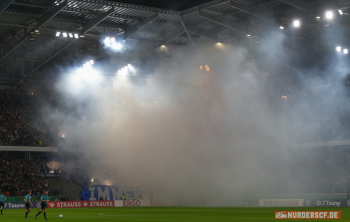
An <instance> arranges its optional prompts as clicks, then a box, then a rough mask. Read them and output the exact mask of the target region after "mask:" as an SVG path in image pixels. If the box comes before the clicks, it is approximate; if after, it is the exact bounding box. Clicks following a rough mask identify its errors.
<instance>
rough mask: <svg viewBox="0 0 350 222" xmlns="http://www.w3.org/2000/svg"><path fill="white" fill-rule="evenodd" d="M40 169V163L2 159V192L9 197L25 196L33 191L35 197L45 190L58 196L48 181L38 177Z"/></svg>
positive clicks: (0, 163)
mask: <svg viewBox="0 0 350 222" xmlns="http://www.w3.org/2000/svg"><path fill="white" fill-rule="evenodd" d="M41 166H43V164H41ZM40 168H41V167H40V165H38V162H34V161H32V160H20V159H2V160H1V161H0V184H1V187H0V188H1V191H3V192H4V193H6V194H7V196H25V195H26V194H27V192H28V190H32V193H33V194H34V195H38V196H39V195H40V194H41V193H42V190H43V189H47V190H48V191H49V194H50V195H51V196H53V195H57V192H56V191H54V190H53V189H52V188H51V187H50V186H49V184H48V181H47V180H46V179H44V178H42V177H40V176H38V172H40Z"/></svg>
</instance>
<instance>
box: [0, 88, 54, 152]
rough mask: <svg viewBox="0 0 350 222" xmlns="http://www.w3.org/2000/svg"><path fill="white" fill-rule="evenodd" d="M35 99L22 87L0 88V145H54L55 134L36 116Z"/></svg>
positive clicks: (37, 113)
mask: <svg viewBox="0 0 350 222" xmlns="http://www.w3.org/2000/svg"><path fill="white" fill-rule="evenodd" d="M35 99H36V98H35V96H34V95H31V94H30V93H28V92H26V91H25V90H23V89H19V88H18V89H3V90H0V145H5V146H53V145H54V142H55V134H54V133H53V131H52V130H49V129H48V127H47V126H46V125H45V124H44V123H43V121H41V118H40V117H39V116H38V115H39V112H38V111H37V110H36V109H35V107H36V106H35Z"/></svg>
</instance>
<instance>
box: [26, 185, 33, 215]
mask: <svg viewBox="0 0 350 222" xmlns="http://www.w3.org/2000/svg"><path fill="white" fill-rule="evenodd" d="M30 195H32V191H28V194H27V195H26V196H25V197H24V201H25V202H26V204H25V205H26V209H27V210H26V216H25V219H29V218H28V217H27V216H28V213H29V212H30V210H31V209H30V205H32V206H33V204H32V201H31V199H32V197H31V196H30Z"/></svg>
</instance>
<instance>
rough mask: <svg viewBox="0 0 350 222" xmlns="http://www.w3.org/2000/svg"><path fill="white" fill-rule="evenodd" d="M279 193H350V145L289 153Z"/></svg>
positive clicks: (275, 188) (278, 188)
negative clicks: (349, 170)
mask: <svg viewBox="0 0 350 222" xmlns="http://www.w3.org/2000/svg"><path fill="white" fill-rule="evenodd" d="M288 159H289V163H288V162H287V161H285V165H286V166H285V168H286V170H285V171H284V172H283V174H284V176H285V178H283V179H281V178H279V179H278V182H277V183H276V184H277V186H275V187H273V190H271V192H276V193H350V174H349V173H348V172H347V169H348V168H349V167H350V146H337V147H326V148H320V147H319V148H309V149H305V150H304V149H300V150H296V151H293V152H290V153H289V156H288Z"/></svg>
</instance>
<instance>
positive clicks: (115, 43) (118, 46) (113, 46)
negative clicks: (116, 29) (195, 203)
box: [112, 42, 123, 50]
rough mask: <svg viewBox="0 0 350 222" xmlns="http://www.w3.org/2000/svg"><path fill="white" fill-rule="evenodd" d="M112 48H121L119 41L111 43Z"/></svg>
mask: <svg viewBox="0 0 350 222" xmlns="http://www.w3.org/2000/svg"><path fill="white" fill-rule="evenodd" d="M112 48H113V49H115V50H119V49H121V48H123V45H122V44H121V43H120V42H114V43H113V45H112Z"/></svg>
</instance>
